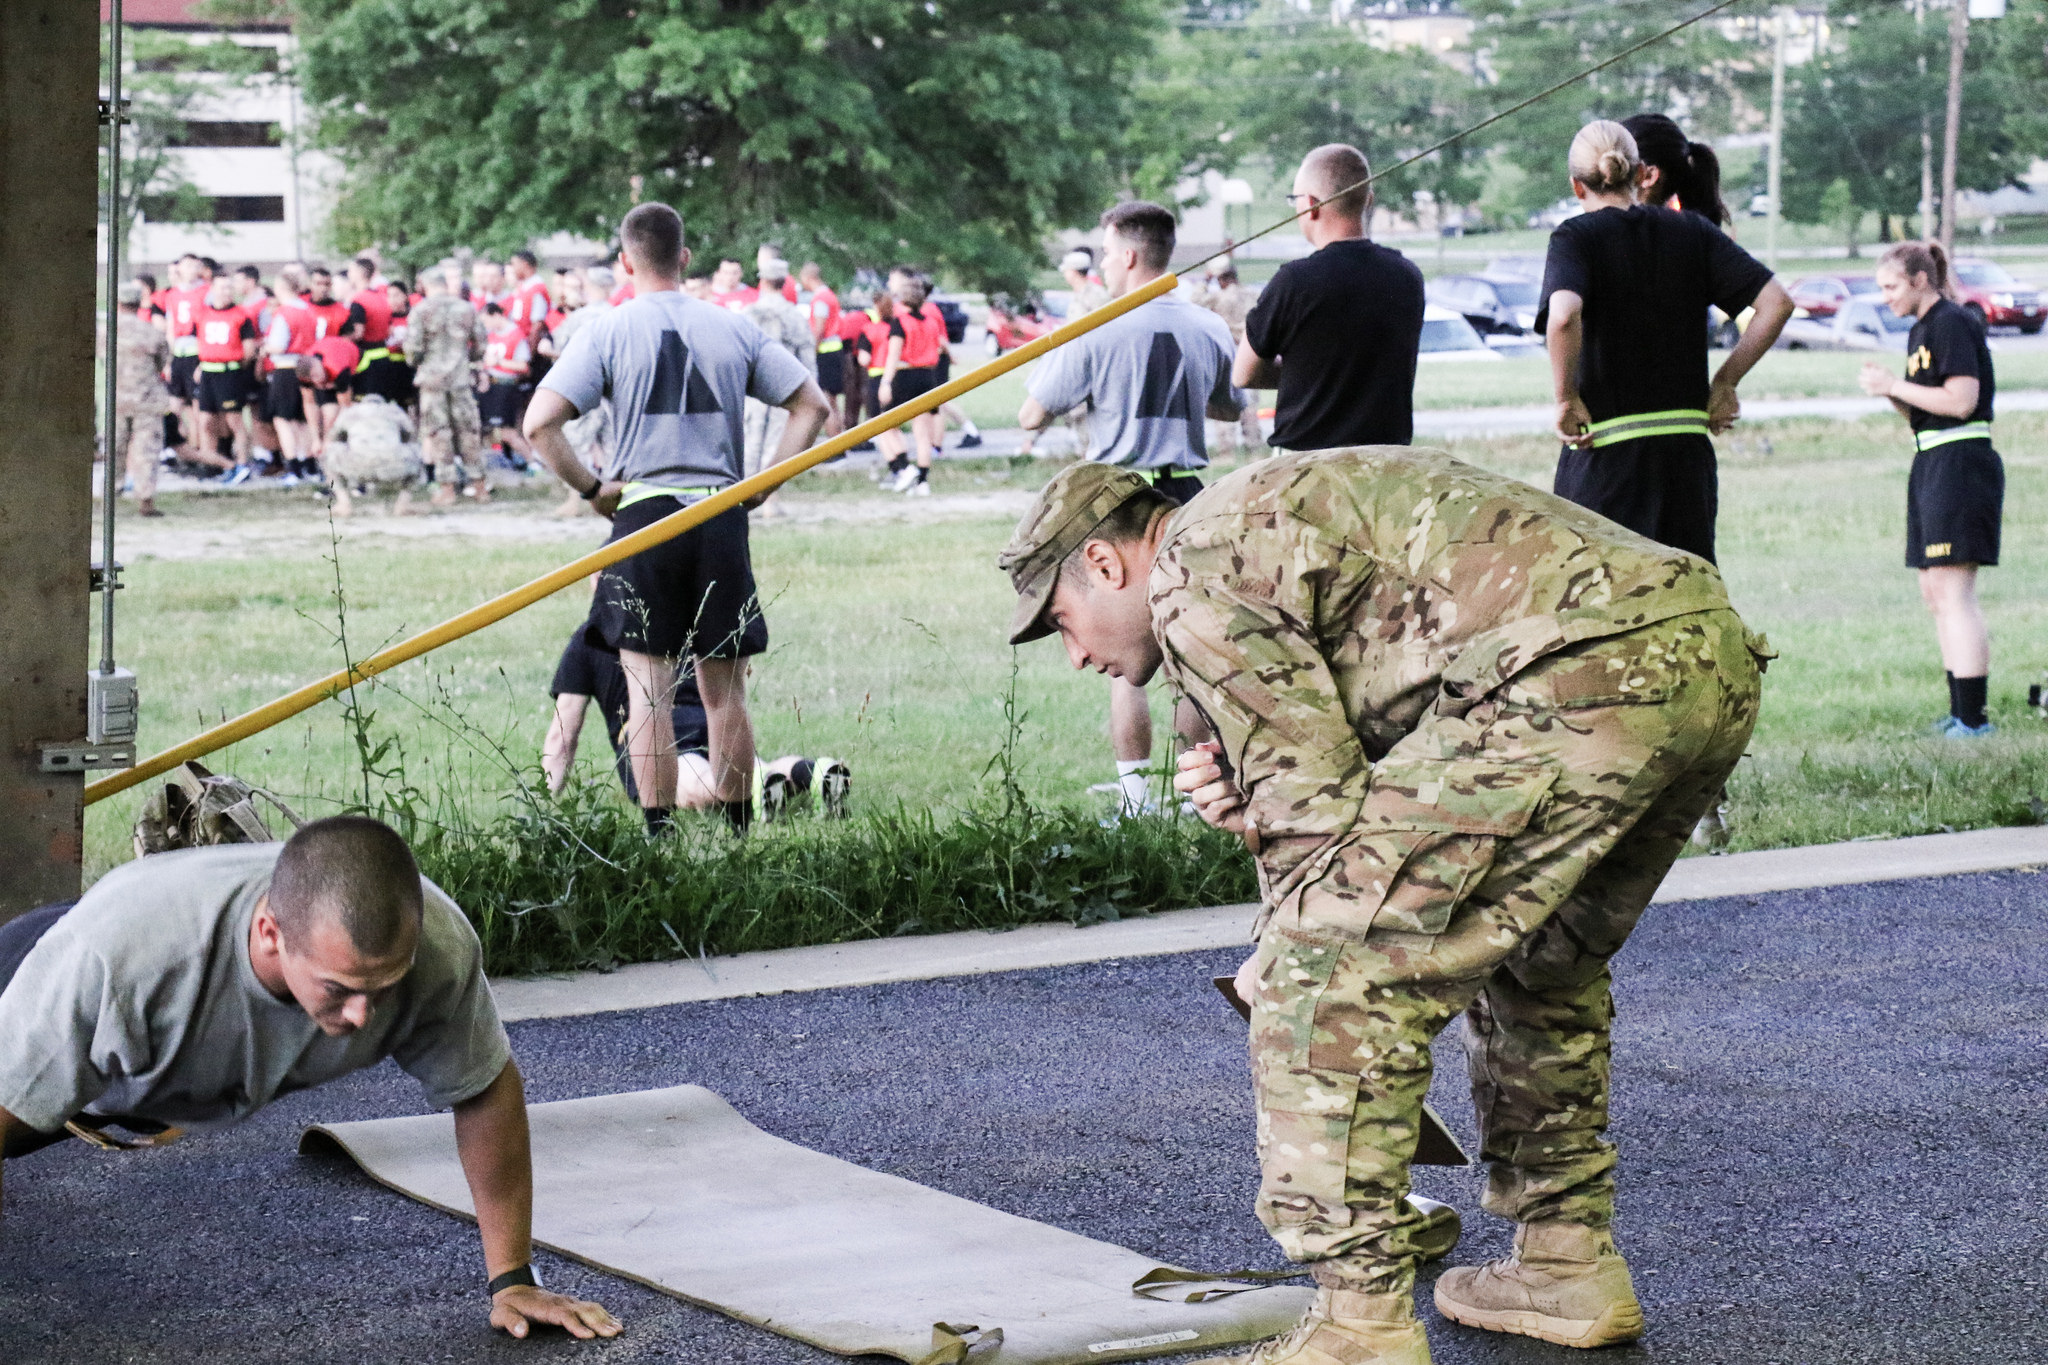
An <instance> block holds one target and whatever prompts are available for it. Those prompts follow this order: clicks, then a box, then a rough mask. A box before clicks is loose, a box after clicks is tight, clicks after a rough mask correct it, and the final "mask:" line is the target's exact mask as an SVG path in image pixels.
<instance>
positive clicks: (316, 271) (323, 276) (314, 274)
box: [306, 265, 334, 280]
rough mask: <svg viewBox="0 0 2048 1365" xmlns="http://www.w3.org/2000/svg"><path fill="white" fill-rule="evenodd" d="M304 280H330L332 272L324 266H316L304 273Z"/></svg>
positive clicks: (332, 276) (332, 275)
mask: <svg viewBox="0 0 2048 1365" xmlns="http://www.w3.org/2000/svg"><path fill="white" fill-rule="evenodd" d="M306 278H307V279H309V280H331V279H333V278H334V272H333V271H332V270H329V269H328V268H327V267H326V266H324V265H316V266H314V267H313V268H312V269H311V270H308V271H307V272H306Z"/></svg>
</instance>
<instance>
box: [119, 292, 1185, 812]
mask: <svg viewBox="0 0 2048 1365" xmlns="http://www.w3.org/2000/svg"><path fill="white" fill-rule="evenodd" d="M1179 283H1180V277H1179V276H1178V275H1171V274H1169V275H1162V276H1160V277H1159V278H1158V279H1156V280H1153V281H1152V282H1150V283H1149V284H1145V285H1142V286H1140V287H1139V288H1137V289H1134V290H1132V291H1131V292H1130V293H1128V294H1125V295H1124V296H1123V297H1122V298H1118V299H1112V300H1110V301H1109V302H1108V303H1106V304H1104V305H1103V306H1102V307H1100V308H1098V309H1096V310H1095V311H1094V312H1092V313H1087V314H1084V315H1083V316H1081V317H1078V318H1075V319H1074V320H1073V321H1072V322H1069V323H1067V324H1066V325H1065V326H1063V327H1059V328H1057V329H1055V330H1054V331H1051V332H1047V333H1046V334H1045V335H1044V336H1042V337H1039V338H1038V339H1037V340H1036V341H1032V342H1029V343H1027V344H1025V345H1023V346H1020V347H1018V348H1017V349H1016V350H1014V351H1012V352H1010V354H1008V355H1006V356H1002V357H999V358H998V359H995V360H992V361H990V362H989V363H988V364H986V365H983V366H982V367H981V368H979V369H976V370H971V371H969V372H968V373H966V374H963V375H961V376H960V377H959V378H958V379H955V380H951V381H949V382H947V383H945V384H941V385H940V386H939V387H938V388H936V389H933V390H931V391H930V392H929V393H926V394H923V395H922V396H920V397H917V398H913V399H911V400H910V401H909V402H908V403H900V404H898V405H897V406H895V407H893V408H891V409H889V410H888V411H887V412H885V413H883V414H882V415H881V416H879V417H874V418H870V419H869V420H868V421H865V422H863V423H861V424H860V425H859V426H857V427H855V428H854V429H853V430H851V431H846V432H841V433H840V434H839V435H837V436H834V437H833V438H832V439H831V440H829V441H826V442H825V443H824V444H822V445H815V446H812V447H811V448H810V449H809V450H806V451H804V452H803V453H802V454H800V455H795V456H792V457H790V458H789V459H787V460H784V461H782V462H781V463H780V464H775V465H770V466H769V467H768V468H766V469H764V470H762V471H761V472H760V473H758V474H756V475H754V476H753V477H752V478H750V479H742V480H740V482H738V483H736V484H734V485H732V486H731V487H730V488H726V489H723V490H721V491H719V492H717V493H714V494H712V495H711V496H710V497H708V498H706V499H704V500H703V501H702V502H696V503H692V504H690V505H689V506H688V507H685V508H684V509H682V510H681V511H680V512H676V513H673V514H672V515H669V516H666V517H663V518H662V519H661V520H660V521H657V522H655V523H654V524H653V525H651V526H643V527H642V528H640V529H639V530H638V531H635V532H634V533H633V534H632V535H630V536H625V537H622V538H620V539H618V540H615V541H612V542H611V543H610V544H609V545H605V546H602V547H600V548H598V549H596V550H592V551H591V552H590V553H589V554H587V555H585V556H583V557H582V558H581V559H578V560H575V561H573V562H571V563H568V564H564V565H563V566H562V567H561V568H559V569H556V570H555V571H553V572H552V573H546V574H542V575H541V576H540V577H539V578H536V579H534V580H533V581H532V582H531V583H527V584H524V585H523V586H521V587H517V588H514V589H513V590H512V591H510V592H508V593H505V594H503V595H502V596H499V597H494V598H492V599H491V600H490V601H488V602H485V603H484V604H482V605H481V606H476V607H471V608H470V609H469V610H468V611H465V612H463V613H462V614H461V615H460V616H456V617H453V618H451V619H449V620H447V621H443V622H442V623H441V624H440V625H438V626H435V627H434V628H433V629H431V630H424V631H421V632H420V633H419V634H418V635H415V636H413V637H412V638H411V639H409V640H401V641H399V642H398V643H397V644H395V645H391V646H389V647H387V648H385V649H380V650H378V651H377V652H376V653H375V654H372V655H371V656H370V657H369V658H367V659H364V660H362V661H361V662H360V663H358V664H357V665H356V666H355V667H354V668H348V669H343V670H342V671H341V672H339V673H335V674H332V675H330V676H328V677H325V678H322V679H321V680H320V681H319V682H316V683H308V684H306V686H304V687H301V688H300V689H299V690H298V691H296V692H292V693H288V694H287V695H285V696H282V697H279V698H278V699H277V700H276V701H274V702H271V703H269V704H268V705H266V706H259V707H257V708H256V709H255V710H254V711H249V712H246V713H244V714H242V715H239V716H236V717H235V718H234V719H233V720H230V721H226V722H223V723H222V724H220V725H216V726H214V727H213V728H212V729H211V730H208V731H206V732H205V733H204V734H201V735H197V736H194V737H193V738H191V739H188V740H186V741H185V742H184V743H183V744H178V745H174V746H173V747H171V748H169V749H166V750H164V751H163V752H162V753H160V754H158V755H156V756H155V757H154V758H148V759H144V760H143V761H142V762H140V763H138V764H136V765H135V766H134V767H132V768H128V769H124V770H123V771H120V772H117V773H114V774H113V775H111V776H109V777H103V778H101V779H100V780H99V781H97V782H90V783H87V784H86V788H85V804H86V805H88V806H90V805H91V804H93V803H94V802H95V801H104V800H105V799H106V798H107V797H109V796H112V795H114V794H115V793H117V792H124V791H126V790H128V788H130V787H133V786H135V785H137V784H138V783H142V782H147V781H149V779H150V778H152V777H156V776H158V775H160V774H162V773H167V772H169V771H170V770H171V769H173V768H175V767H177V766H178V765H179V764H180V763H184V762H186V761H188V760H190V759H194V758H203V757H204V756H206V755H207V754H210V753H212V752H214V751H215V750H216V749H224V748H226V747H227V746H228V745H230V744H239V743H240V742H241V741H243V740H245V739H247V738H249V737H250V736H251V735H257V734H261V733H262V732H263V731H265V730H268V729H269V728H270V727H271V726H273V725H277V724H280V723H282V722H284V721H287V720H290V719H291V718H292V717H293V716H296V715H298V714H299V713H300V712H301V711H307V710H311V709H312V708H313V707H315V706H318V705H319V704H320V703H321V702H323V701H326V700H327V699H328V698H329V697H332V696H335V695H336V694H338V693H341V692H345V691H347V690H348V689H349V688H351V687H353V686H355V685H356V684H357V683H359V682H364V681H367V680H368V679H370V678H373V677H375V676H376V675H377V674H379V673H382V672H384V671H385V670H386V669H390V668H396V667H397V666H398V665H399V664H402V663H404V662H406V661H407V660H408V659H417V658H418V657H419V656H420V655H422V654H425V653H428V652H429V651H431V650H436V649H439V648H440V647H441V646H442V645H445V644H447V643H449V642H450V641H453V640H460V639H461V638H462V637H463V636H465V635H473V634H475V633H476V632H477V631H479V630H482V629H483V628H484V627H485V626H488V625H492V624H495V623H496V622H499V621H502V620H504V619H505V618H506V617H507V616H510V615H511V614H512V613H513V612H515V611H520V610H523V609H524V608H527V607H530V606H532V605H533V604H534V603H535V602H538V601H540V600H541V599H542V598H543V597H550V596H552V595H554V594H555V593H558V592H560V591H561V590H562V589H564V588H566V587H568V586H569V585H570V584H572V583H576V582H579V581H581V580H582V579H585V578H588V577H589V576H590V575H591V574H594V573H596V572H597V571H598V570H600V569H603V568H607V567H609V566H611V565H613V564H616V563H618V562H619V561H620V560H622V559H630V558H632V557H633V556H634V555H637V554H639V553H640V552H641V551H642V550H646V549H651V548H652V547H654V546H656V545H659V544H661V543H662V542H663V541H665V540H673V539H674V538H675V537H677V536H679V535H681V534H683V532H685V531H688V530H690V529H692V528H693V527H696V526H699V525H702V524H703V523H704V522H707V521H709V520H711V518H713V517H715V516H717V515H718V514H719V513H721V512H724V511H726V510H727V509H728V508H733V507H737V506H739V505H740V504H741V503H743V502H745V501H747V500H748V499H749V498H753V497H757V496H759V495H760V494H762V493H767V492H771V491H773V490H774V489H776V488H779V487H781V486H782V485H783V484H785V483H787V482H789V481H790V480H791V479H793V478H795V477H796V476H797V475H799V474H801V473H803V472H804V471H805V470H807V469H812V468H815V467H816V466H818V465H820V464H823V463H824V462H825V461H827V460H829V459H831V458H833V457H834V456H836V455H840V454H844V453H845V452H846V451H849V450H851V449H853V447H855V446H857V445H859V444H860V443H861V442H862V441H868V440H872V439H874V438H875V437H877V436H879V435H881V434H882V433H883V432H885V431H894V430H895V429H896V428H897V427H899V426H901V425H903V423H905V422H907V421H909V420H910V419H911V418H913V417H915V416H917V415H919V414H920V413H926V412H932V411H934V410H935V409H937V408H938V406H939V405H940V404H942V403H950V402H952V401H953V400H954V399H955V398H958V397H959V396H960V395H961V394H963V393H967V392H969V391H970V390H973V389H978V388H980V387H981V386H982V385H983V384H986V383H988V382H989V381H990V380H991V379H994V378H996V377H998V376H999V375H1005V374H1008V373H1009V372H1010V371H1011V370H1014V369H1016V368H1017V367H1018V366H1020V365H1028V364H1030V363H1031V362H1032V361H1034V360H1036V359H1038V358H1039V357H1040V356H1042V355H1044V354H1045V353H1046V352H1047V351H1051V350H1054V349H1056V348H1057V347H1060V346H1064V345H1066V344H1067V343H1068V342H1069V341H1072V340H1073V339H1074V338H1075V337H1078V336H1083V335H1085V334H1087V333H1089V332H1092V331H1094V330H1095V329H1096V328H1097V327H1100V326H1102V324H1104V323H1105V322H1110V321H1113V320H1114V319H1116V318H1119V317H1122V316H1123V315H1124V314H1125V313H1128V312H1130V311H1131V310H1132V309H1133V308H1136V307H1138V306H1139V305H1140V304H1144V303H1149V302H1151V301H1152V300H1153V299H1156V298H1158V297H1159V296H1160V295H1162V294H1167V293H1171V292H1172V291H1173V289H1174V287H1175V286H1176V285H1178V284H1179Z"/></svg>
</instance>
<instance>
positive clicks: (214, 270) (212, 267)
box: [199, 256, 220, 275]
mask: <svg viewBox="0 0 2048 1365" xmlns="http://www.w3.org/2000/svg"><path fill="white" fill-rule="evenodd" d="M199 264H201V265H203V266H205V267H206V271H207V273H208V274H210V275H218V274H220V262H219V261H216V260H215V259H213V257H211V256H201V257H200V258H199Z"/></svg>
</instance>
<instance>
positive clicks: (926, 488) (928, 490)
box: [903, 479, 932, 498]
mask: <svg viewBox="0 0 2048 1365" xmlns="http://www.w3.org/2000/svg"><path fill="white" fill-rule="evenodd" d="M931 495H932V486H931V485H930V484H928V483H926V482H925V481H924V480H923V479H919V480H918V481H917V482H916V483H913V484H912V485H910V487H908V488H906V489H904V490H903V496H904V497H906V498H928V497H930V496H931Z"/></svg>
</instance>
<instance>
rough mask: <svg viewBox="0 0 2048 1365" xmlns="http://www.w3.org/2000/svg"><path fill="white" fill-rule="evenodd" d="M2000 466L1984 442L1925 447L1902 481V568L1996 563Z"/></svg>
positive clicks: (2000, 509)
mask: <svg viewBox="0 0 2048 1365" xmlns="http://www.w3.org/2000/svg"><path fill="white" fill-rule="evenodd" d="M2004 519H2005V462H2004V461H2003V460H2001V459H1999V458H1998V452H1997V451H1996V450H1993V449H1992V448H1991V440H1990V438H1989V437H1983V436H1980V437H1976V438H1974V439H1972V440H1967V441H1950V442H1948V443H1947V444H1945V445H1936V446H1930V447H1928V448H1927V449H1925V450H1922V451H1920V452H1918V453H1917V454H1915V455H1914V456H1913V472H1912V473H1911V474H1910V475H1908V476H1907V479H1906V567H1907V568H1909V569H1938V568H1947V567H1951V566H1956V565H1963V564H1983V565H1991V564H1996V563H1997V562H1998V541H1999V532H2000V530H2001V528H2002V523H2003V522H2004Z"/></svg>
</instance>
